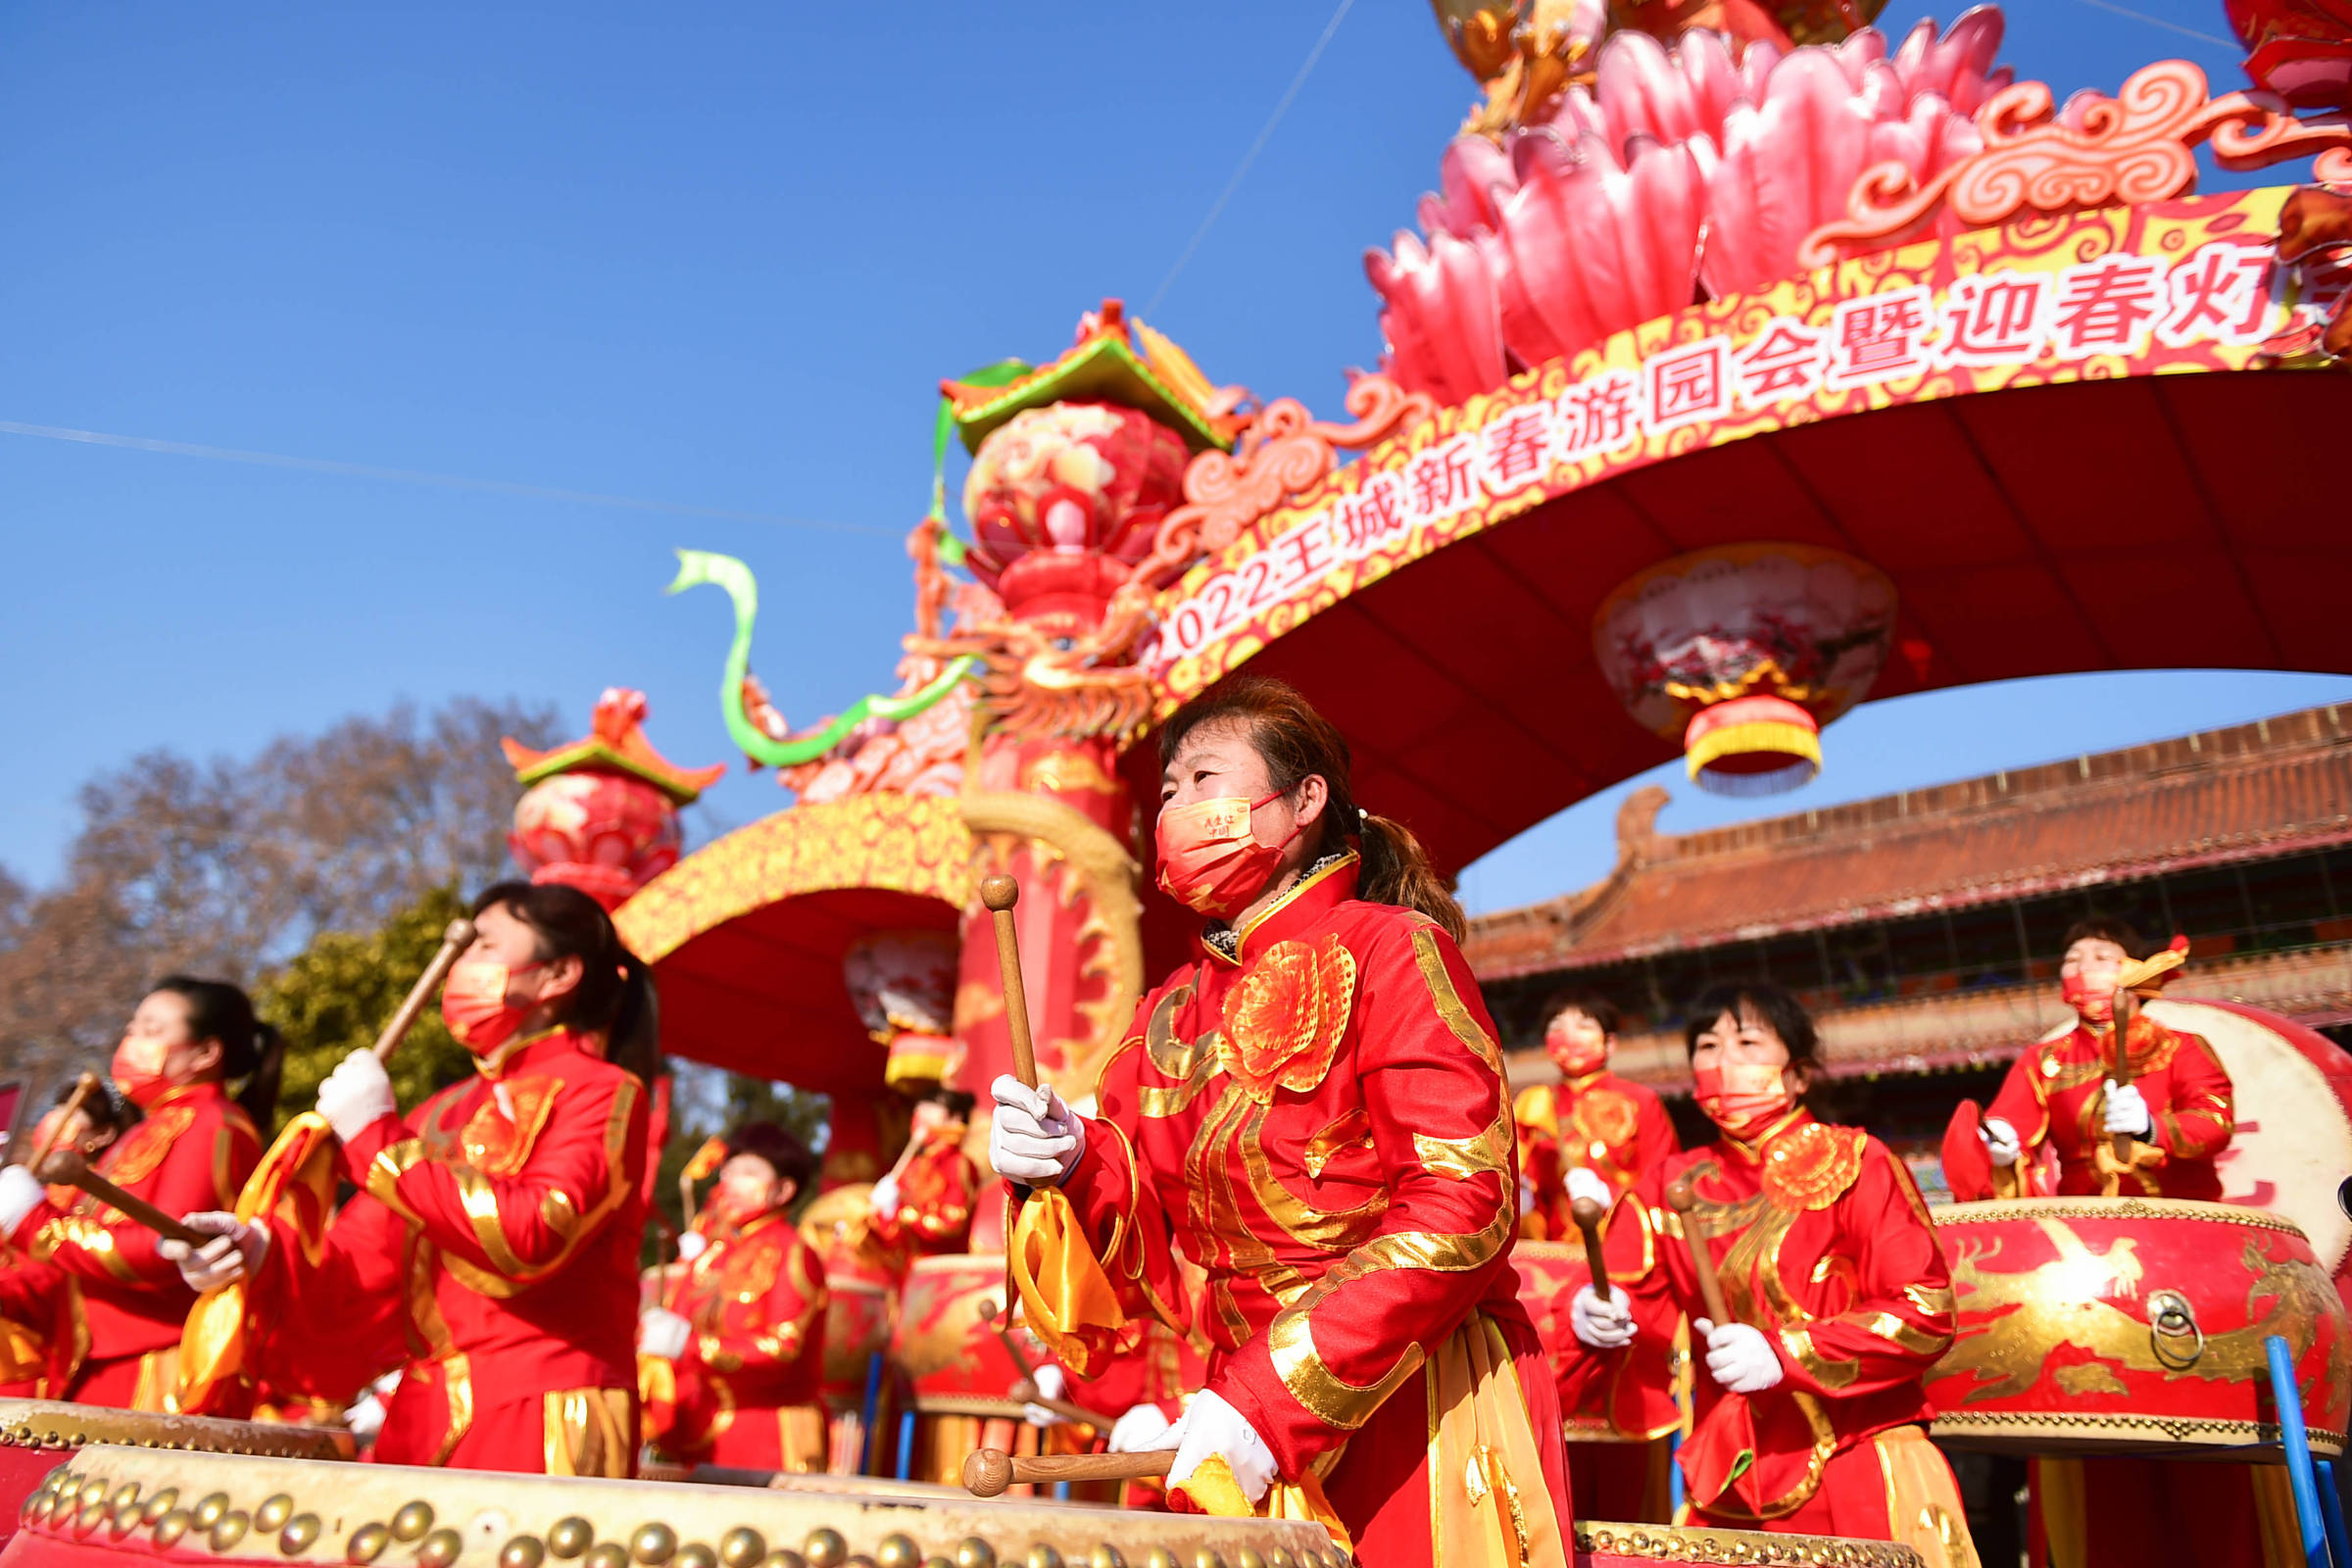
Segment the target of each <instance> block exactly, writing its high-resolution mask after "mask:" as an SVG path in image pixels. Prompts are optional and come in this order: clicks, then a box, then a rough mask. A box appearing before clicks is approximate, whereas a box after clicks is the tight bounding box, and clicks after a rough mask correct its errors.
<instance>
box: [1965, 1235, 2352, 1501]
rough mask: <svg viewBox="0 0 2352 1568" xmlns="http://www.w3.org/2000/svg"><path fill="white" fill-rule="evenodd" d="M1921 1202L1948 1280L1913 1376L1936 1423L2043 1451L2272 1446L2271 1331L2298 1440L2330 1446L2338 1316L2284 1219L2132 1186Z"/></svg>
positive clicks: (2335, 1300) (2334, 1429)
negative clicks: (1938, 1324)
mask: <svg viewBox="0 0 2352 1568" xmlns="http://www.w3.org/2000/svg"><path fill="white" fill-rule="evenodd" d="M1933 1217H1934V1219H1935V1223H1936V1236H1937V1238H1938V1239H1939V1240H1940V1241H1941V1242H1942V1244H1943V1250H1944V1255H1945V1257H1946V1258H1947V1259H1948V1260H1949V1262H1950V1264H1951V1270H1952V1286H1953V1289H1954V1291H1955V1292H1956V1293H1957V1296H1958V1299H1959V1301H1958V1305H1959V1333H1958V1336H1957V1337H1956V1338H1955V1339H1954V1340H1953V1342H1952V1348H1951V1349H1950V1350H1949V1351H1947V1352H1946V1353H1945V1355H1944V1357H1943V1359H1942V1360H1941V1361H1938V1362H1937V1363H1936V1368H1935V1370H1934V1371H1933V1372H1932V1373H1931V1374H1930V1375H1929V1377H1928V1380H1927V1391H1928V1397H1930V1398H1931V1399H1933V1400H1934V1401H1935V1403H1936V1410H1937V1412H1938V1414H1937V1416H1936V1425H1935V1433H1936V1436H1937V1437H1938V1438H1944V1439H1950V1440H1952V1441H1954V1442H1958V1443H1962V1444H1966V1445H1968V1446H1976V1447H1996V1448H2006V1449H2014V1450H2018V1451H2028V1452H2034V1453H2045V1454H2114V1453H2132V1452H2143V1451H2146V1450H2149V1449H2162V1450H2164V1452H2165V1454H2166V1455H2167V1456H2168V1457H2191V1456H2194V1455H2195V1454H2197V1453H2198V1452H2200V1451H2202V1452H2205V1453H2212V1454H2220V1453H2225V1452H2227V1451H2228V1450H2230V1449H2236V1448H2245V1447H2250V1446H2257V1445H2266V1444H2267V1445H2271V1446H2274V1447H2275V1446H2276V1445H2277V1444H2278V1415H2277V1412H2276V1410H2275V1408H2274V1407H2273V1404H2272V1400H2271V1385H2270V1366H2269V1360H2268V1356H2267V1352H2266V1351H2265V1349H2264V1342H2265V1341H2266V1340H2268V1339H2269V1338H2271V1337H2272V1336H2274V1335H2277V1336H2280V1337H2282V1338H2284V1339H2285V1341H2286V1343H2287V1346H2288V1348H2289V1349H2290V1350H2291V1352H2292V1353H2293V1356H2294V1360H2295V1369H2296V1378H2297V1382H2298V1384H2299V1385H2300V1387H2301V1388H2302V1390H2303V1399H2304V1408H2303V1419H2304V1423H2305V1425H2306V1426H2307V1427H2308V1428H2309V1430H2310V1434H2311V1444H2312V1447H2313V1448H2314V1449H2315V1450H2317V1451H2319V1452H2321V1453H2324V1454H2335V1453H2340V1452H2342V1451H2343V1446H2344V1428H2345V1421H2346V1417H2347V1414H2352V1323H2348V1322H2347V1316H2346V1313H2345V1310H2344V1303H2343V1299H2342V1298H2341V1297H2340V1296H2339V1295H2338V1294H2337V1293H2336V1289H2335V1284H2334V1281H2333V1280H2331V1279H2330V1278H2329V1277H2328V1273H2327V1270H2326V1269H2325V1268H2323V1267H2322V1265H2321V1263H2320V1262H2319V1260H2318V1258H2317V1257H2316V1256H2315V1255H2314V1253H2313V1251H2312V1247H2311V1243H2310V1242H2309V1241H2308V1240H2307V1239H2305V1237H2304V1235H2303V1233H2302V1231H2300V1230H2298V1229H2297V1228H2296V1227H2295V1226H2294V1225H2293V1224H2291V1223H2289V1222H2288V1221H2287V1220H2285V1219H2282V1218H2280V1217H2278V1215H2276V1214H2270V1213H2264V1212H2262V1211H2260V1210H2256V1209H2246V1208H2238V1207H2235V1206H2233V1205H2231V1204H2227V1203H2192V1202H2186V1201H2179V1200H2172V1199H2142V1198H2124V1199H2106V1198H2044V1199H2034V1200H2031V1201H2023V1202H1991V1203H1958V1204H1954V1205H1951V1206H1949V1207H1945V1208H1938V1209H1936V1210H1934V1211H1933Z"/></svg>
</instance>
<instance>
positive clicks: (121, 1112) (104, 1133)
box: [0, 1085, 130, 1399]
mask: <svg viewBox="0 0 2352 1568" xmlns="http://www.w3.org/2000/svg"><path fill="white" fill-rule="evenodd" d="M72 1098H73V1088H72V1086H70V1085H69V1086H68V1087H67V1088H66V1089H65V1090H64V1091H62V1092H61V1093H60V1094H59V1095H58V1097H57V1103H56V1104H54V1105H52V1106H50V1107H49V1108H48V1109H47V1110H45V1111H43V1112H41V1119H40V1120H39V1121H37V1122H35V1123H33V1127H32V1132H31V1134H30V1135H29V1136H28V1137H27V1138H26V1139H25V1150H26V1155H25V1158H26V1160H27V1161H28V1162H32V1163H37V1162H38V1158H39V1157H45V1156H46V1155H47V1154H48V1153H50V1152H55V1151H57V1150H60V1149H71V1150H73V1152H76V1153H78V1154H80V1155H81V1157H82V1158H83V1159H85V1160H88V1161H89V1162H90V1163H91V1164H93V1165H94V1164H96V1163H97V1162H98V1156H99V1155H100V1154H102V1153H104V1152H106V1149H107V1146H108V1145H109V1144H112V1143H113V1142H114V1141H115V1140H116V1139H117V1138H119V1137H121V1136H122V1134H123V1124H124V1123H125V1122H127V1121H128V1120H129V1119H130V1117H129V1112H128V1110H127V1109H126V1108H125V1107H124V1106H123V1104H122V1103H119V1102H118V1101H117V1100H116V1097H115V1095H114V1094H113V1092H112V1091H109V1090H105V1089H101V1090H100V1091H99V1093H98V1095H97V1096H96V1097H95V1098H93V1099H91V1100H87V1101H84V1102H83V1103H81V1105H80V1106H78V1107H77V1108H76V1109H74V1110H73V1112H72V1113H71V1114H69V1113H68V1112H67V1110H66V1103H67V1101H69V1100H71V1099H72ZM76 1196H77V1195H76V1194H75V1192H74V1190H73V1188H71V1187H52V1188H50V1189H49V1201H50V1202H51V1203H53V1204H55V1205H56V1206H57V1207H58V1208H59V1209H61V1210H62V1209H66V1208H70V1207H72V1206H73V1201H74V1198H75V1197H76ZM80 1314H81V1302H80V1299H79V1297H78V1295H77V1294H76V1293H75V1291H74V1290H73V1286H72V1284H71V1283H70V1282H69V1281H68V1280H67V1278H66V1275H65V1271H64V1270H63V1269H61V1268H59V1267H58V1266H57V1265H56V1264H55V1263H45V1262H42V1261H41V1260H40V1259H38V1258H35V1257H32V1256H30V1255H29V1254H27V1253H25V1252H24V1251H23V1250H20V1249H19V1248H18V1247H17V1246H16V1244H15V1243H13V1242H9V1241H5V1240H0V1399H42V1398H47V1397H48V1392H49V1353H50V1348H51V1346H52V1345H56V1344H71V1343H72V1341H73V1331H74V1325H75V1324H76V1323H77V1322H78V1321H79V1318H80Z"/></svg>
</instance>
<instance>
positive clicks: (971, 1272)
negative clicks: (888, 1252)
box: [897, 1252, 1049, 1417]
mask: <svg viewBox="0 0 2352 1568" xmlns="http://www.w3.org/2000/svg"><path fill="white" fill-rule="evenodd" d="M1004 1304H1005V1254H1004V1253H1002V1252H964V1253H950V1254H947V1255H944V1256H940V1257H918V1258H916V1259H915V1260H914V1264H913V1266H912V1267H911V1268H909V1269H908V1270H907V1286H906V1290H905V1292H904V1293H903V1294H902V1295H901V1296H900V1298H899V1334H898V1348H897V1360H898V1364H899V1369H900V1370H901V1371H902V1372H904V1373H905V1374H906V1376H907V1383H908V1385H909V1386H910V1387H911V1389H912V1390H913V1393H914V1407H915V1408H916V1409H917V1410H919V1411H922V1412H923V1413H925V1414H927V1415H931V1414H955V1415H979V1416H1001V1417H1017V1416H1019V1415H1020V1413H1021V1406H1020V1404H1019V1403H1018V1402H1016V1401H1015V1400H1013V1399H1012V1398H1011V1397H1009V1395H1008V1391H1009V1390H1010V1389H1011V1388H1012V1386H1013V1384H1014V1383H1016V1382H1018V1381H1019V1380H1020V1377H1021V1369H1020V1368H1019V1367H1017V1366H1015V1365H1014V1364H1013V1360H1012V1357H1011V1355H1009V1354H1008V1353H1006V1351H1005V1343H1004V1341H1002V1340H1000V1339H998V1338H997V1335H996V1332H995V1331H994V1330H992V1329H991V1328H990V1327H989V1326H988V1324H989V1319H990V1318H991V1317H993V1316H994V1315H995V1314H996V1313H997V1312H999V1311H1000V1310H1002V1309H1003V1307H1004ZM1012 1339H1013V1343H1014V1344H1016V1345H1018V1346H1019V1347H1020V1348H1021V1354H1022V1355H1023V1356H1024V1357H1025V1358H1027V1360H1028V1361H1029V1364H1030V1365H1032V1366H1036V1365H1038V1364H1040V1363H1042V1362H1044V1361H1046V1360H1047V1359H1049V1353H1048V1351H1047V1349H1046V1348H1045V1347H1044V1346H1043V1345H1041V1344H1039V1343H1038V1341H1037V1339H1036V1337H1035V1336H1033V1335H1032V1334H1030V1332H1029V1330H1028V1328H1027V1327H1026V1326H1024V1325H1021V1324H1015V1325H1014V1326H1013V1330H1012Z"/></svg>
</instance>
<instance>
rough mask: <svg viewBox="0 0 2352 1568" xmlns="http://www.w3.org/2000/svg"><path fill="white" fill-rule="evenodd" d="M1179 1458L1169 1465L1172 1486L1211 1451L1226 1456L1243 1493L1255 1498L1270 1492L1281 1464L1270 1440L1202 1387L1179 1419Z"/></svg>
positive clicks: (1182, 1479)
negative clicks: (1278, 1464) (1180, 1419)
mask: <svg viewBox="0 0 2352 1568" xmlns="http://www.w3.org/2000/svg"><path fill="white" fill-rule="evenodd" d="M1177 1425H1178V1426H1179V1427H1180V1428H1181V1429H1182V1431H1181V1432H1180V1433H1179V1434H1178V1435H1177V1438H1176V1462H1175V1463H1174V1464H1172V1465H1170V1466H1168V1490H1169V1491H1170V1492H1173V1491H1175V1490H1176V1489H1177V1488H1178V1487H1179V1486H1181V1485H1183V1484H1184V1483H1185V1482H1186V1481H1187V1480H1189V1479H1191V1477H1192V1473H1193V1472H1194V1471H1196V1470H1198V1469H1200V1468H1201V1461H1202V1460H1204V1459H1206V1458H1207V1457H1208V1456H1209V1455H1210V1454H1212V1453H1213V1454H1216V1455H1219V1456H1220V1457H1222V1458H1223V1459H1224V1461H1225V1464H1226V1466H1227V1468H1229V1469H1231V1470H1232V1471H1233V1479H1234V1481H1235V1482H1236V1483H1237V1484H1239V1485H1240V1487H1241V1489H1242V1495H1243V1496H1244V1497H1246V1498H1248V1499H1249V1500H1250V1501H1251V1502H1255V1501H1257V1499H1258V1498H1260V1497H1262V1496H1264V1495H1266V1489H1267V1488H1268V1487H1270V1486H1272V1485H1273V1484H1274V1477H1275V1475H1276V1473H1277V1472H1278V1469H1279V1467H1278V1466H1277V1465H1276V1464H1275V1463H1274V1450H1273V1449H1271V1448H1269V1447H1267V1446H1266V1440H1265V1439H1263V1438H1261V1437H1259V1436H1258V1435H1257V1429H1256V1428H1255V1427H1253V1426H1251V1425H1250V1423H1249V1421H1248V1420H1247V1419H1246V1418H1245V1417H1244V1416H1243V1415H1242V1412H1241V1411H1239V1410H1236V1409H1235V1408H1234V1407H1233V1406H1232V1405H1230V1404H1227V1403H1226V1402H1225V1401H1224V1400H1223V1399H1222V1398H1220V1397H1217V1396H1216V1395H1214V1394H1210V1393H1208V1392H1207V1391H1206V1390H1202V1391H1201V1393H1200V1394H1197V1395H1195V1396H1194V1397H1193V1403H1192V1408H1190V1409H1188V1410H1186V1411H1185V1412H1184V1419H1183V1420H1182V1421H1180V1422H1178V1423H1177Z"/></svg>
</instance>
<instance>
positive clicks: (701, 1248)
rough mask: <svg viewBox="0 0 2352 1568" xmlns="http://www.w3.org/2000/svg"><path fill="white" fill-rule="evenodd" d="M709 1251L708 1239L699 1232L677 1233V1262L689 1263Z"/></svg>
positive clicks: (709, 1241) (709, 1240) (709, 1243)
mask: <svg viewBox="0 0 2352 1568" xmlns="http://www.w3.org/2000/svg"><path fill="white" fill-rule="evenodd" d="M709 1250H711V1238H710V1237H708V1236H705V1235H704V1234H703V1233H702V1232H701V1231H695V1230H686V1231H680V1232H678V1261H679V1262H681V1263H691V1262H693V1261H694V1260H695V1259H696V1258H698V1257H700V1256H702V1255H703V1254H704V1253H705V1252H708V1251H709Z"/></svg>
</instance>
